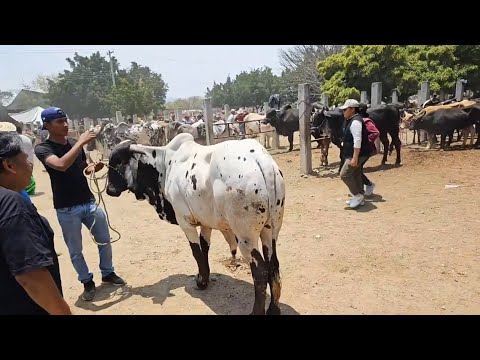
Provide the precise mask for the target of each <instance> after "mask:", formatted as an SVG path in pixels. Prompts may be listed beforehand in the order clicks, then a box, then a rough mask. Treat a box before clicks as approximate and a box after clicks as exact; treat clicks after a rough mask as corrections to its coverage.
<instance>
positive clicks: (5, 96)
mask: <svg viewBox="0 0 480 360" xmlns="http://www.w3.org/2000/svg"><path fill="white" fill-rule="evenodd" d="M12 100H13V93H12V92H11V91H1V90H0V104H1V105H4V106H6V105H8V104H10V103H11V102H12Z"/></svg>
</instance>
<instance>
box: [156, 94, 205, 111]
mask: <svg viewBox="0 0 480 360" xmlns="http://www.w3.org/2000/svg"><path fill="white" fill-rule="evenodd" d="M165 108H166V109H169V110H174V109H184V110H195V109H203V97H201V96H191V97H188V98H186V99H176V100H175V101H171V102H168V103H166V104H165Z"/></svg>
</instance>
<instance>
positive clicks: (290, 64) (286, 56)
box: [279, 45, 344, 101]
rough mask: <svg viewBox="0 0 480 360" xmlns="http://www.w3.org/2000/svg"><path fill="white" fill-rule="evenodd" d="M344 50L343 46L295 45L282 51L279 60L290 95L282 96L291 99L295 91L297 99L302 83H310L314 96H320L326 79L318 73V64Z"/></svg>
mask: <svg viewBox="0 0 480 360" xmlns="http://www.w3.org/2000/svg"><path fill="white" fill-rule="evenodd" d="M343 49H344V46H343V45H295V46H293V47H291V48H288V49H281V50H280V51H279V58H280V65H281V66H282V69H283V73H282V80H283V89H284V91H286V92H288V93H289V94H285V93H282V95H284V96H286V97H287V98H289V99H291V97H292V95H291V93H292V92H293V89H295V99H296V98H297V96H298V84H302V83H309V84H310V85H311V86H310V91H311V93H312V95H319V94H320V86H321V85H322V83H323V81H324V79H323V78H322V76H320V74H319V72H318V71H317V68H316V66H317V63H318V62H319V61H321V60H324V59H326V58H327V57H329V56H331V55H333V54H336V53H338V52H340V51H342V50H343ZM290 101H295V100H290Z"/></svg>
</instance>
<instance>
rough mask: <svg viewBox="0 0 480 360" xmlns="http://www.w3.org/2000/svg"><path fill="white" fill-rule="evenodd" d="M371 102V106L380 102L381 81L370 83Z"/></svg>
mask: <svg viewBox="0 0 480 360" xmlns="http://www.w3.org/2000/svg"><path fill="white" fill-rule="evenodd" d="M371 104H372V108H373V107H375V106H378V105H381V104H382V83H381V82H374V83H372V97H371Z"/></svg>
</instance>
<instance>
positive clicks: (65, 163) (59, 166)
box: [35, 131, 95, 172]
mask: <svg viewBox="0 0 480 360" xmlns="http://www.w3.org/2000/svg"><path fill="white" fill-rule="evenodd" d="M94 138H95V133H94V132H91V131H86V132H84V133H83V134H82V135H81V136H80V138H79V139H78V141H77V142H76V143H75V144H74V145H73V146H72V148H71V149H70V151H69V152H67V153H66V154H65V155H63V156H62V157H61V158H59V157H58V156H57V155H55V154H53V152H52V151H51V149H50V147H48V146H46V145H44V144H39V145H38V146H37V147H36V148H35V155H37V157H38V159H39V160H40V161H41V162H42V163H44V164H45V165H48V166H49V167H51V168H52V169H55V170H58V171H63V172H65V171H67V170H68V169H69V168H70V166H72V164H73V163H74V162H75V159H76V158H77V157H78V155H79V154H80V152H81V151H82V149H83V145H85V144H86V143H88V142H90V141H91V140H92V139H94Z"/></svg>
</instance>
